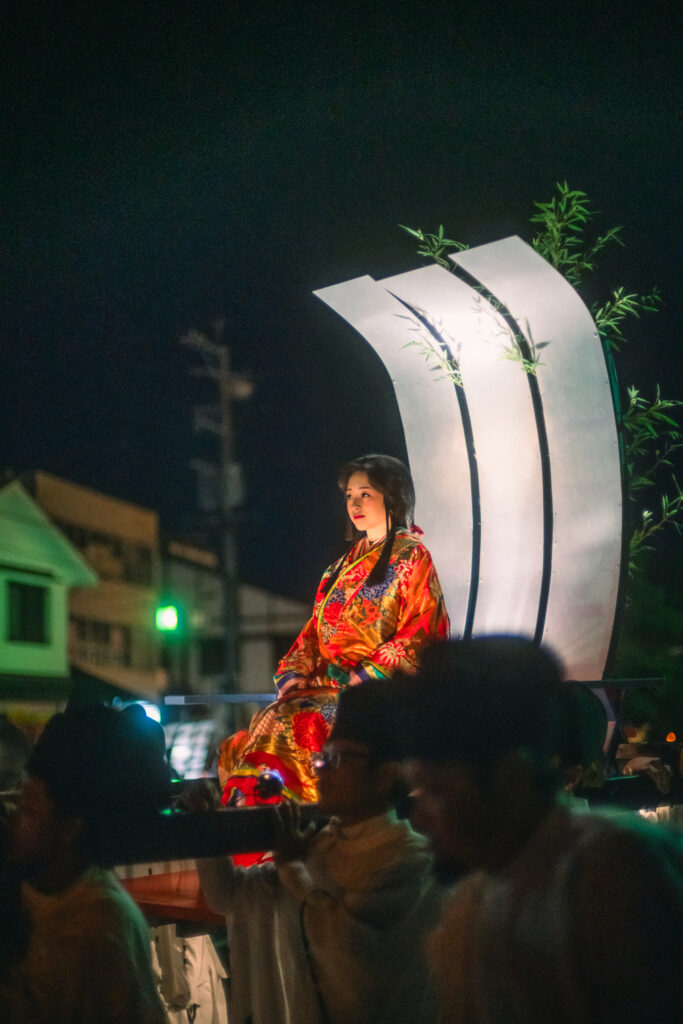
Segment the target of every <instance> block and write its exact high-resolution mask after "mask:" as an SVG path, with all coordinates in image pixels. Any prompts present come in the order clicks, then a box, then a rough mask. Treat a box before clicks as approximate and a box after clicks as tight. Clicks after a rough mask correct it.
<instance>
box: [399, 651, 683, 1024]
mask: <svg viewBox="0 0 683 1024" xmlns="http://www.w3.org/2000/svg"><path fill="white" fill-rule="evenodd" d="M392 705H393V706H394V707H395V708H397V713H398V714H399V715H400V717H401V720H402V722H403V724H404V726H405V728H406V729H407V730H408V733H409V742H410V760H409V761H408V762H407V765H406V771H407V775H408V779H409V782H410V785H411V788H412V798H413V801H414V805H415V810H414V819H413V820H414V821H415V822H416V825H417V827H418V828H420V830H422V831H424V832H425V833H426V834H427V835H428V836H429V838H430V842H431V845H432V849H433V852H434V856H435V859H436V864H437V867H438V870H439V871H440V874H441V875H442V876H444V877H450V878H453V879H455V878H458V879H460V881H459V884H458V885H457V887H456V889H455V891H454V894H453V896H452V898H451V900H450V902H449V904H448V905H447V907H446V910H445V912H444V916H443V919H442V922H441V924H440V927H439V929H438V930H437V931H436V933H435V934H434V936H433V937H432V939H431V940H430V953H431V961H432V964H433V967H434V970H435V973H436V977H437V987H438V992H439V1000H440V1011H441V1020H442V1021H443V1024H499V1022H503V1021H505V1022H508V1021H514V1022H516V1024H539V1022H545V1021H553V1022H554V1024H562V1022H566V1024H570V1022H571V1024H589V1022H594V1021H617V1020H623V1021H629V1024H652V1022H654V1021H657V1022H658V1024H674V1021H676V1022H677V1021H680V1019H681V1006H683V987H682V986H683V970H682V968H683V961H682V959H681V951H682V950H683V855H682V853H681V849H680V843H676V842H675V841H674V839H673V838H671V837H668V836H667V835H666V834H665V833H664V832H663V830H661V828H660V829H659V830H656V829H652V830H646V829H645V828H641V829H637V828H636V827H633V828H631V827H625V826H624V825H622V824H621V823H619V824H617V823H615V822H614V821H611V820H608V819H606V818H605V817H601V816H598V815H595V814H587V813H581V814H573V813H572V812H571V810H570V809H569V808H568V807H567V806H563V805H562V804H561V803H560V802H558V800H557V799H556V796H557V791H558V787H559V786H560V784H561V781H562V778H563V769H564V767H565V766H564V764H563V758H562V751H563V748H564V747H565V746H566V735H565V732H564V728H563V726H564V723H563V710H564V709H566V706H567V705H566V701H565V700H564V697H563V691H562V686H561V672H560V668H559V665H558V663H557V661H556V659H555V658H554V657H553V656H552V655H551V654H550V653H549V652H548V651H546V650H542V649H539V648H538V647H537V646H535V645H534V644H533V643H531V642H530V641H528V640H525V639H523V638H519V637H509V636H508V637H482V638H478V639H474V640H469V641H454V642H450V643H448V642H447V643H443V644H439V645H435V646H433V647H432V648H430V649H429V650H428V651H427V652H426V653H425V656H424V658H423V661H422V665H421V668H420V669H419V671H418V672H417V674H416V675H415V676H413V677H404V678H402V679H400V680H395V682H394V687H393V690H392Z"/></svg>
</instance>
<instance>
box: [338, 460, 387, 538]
mask: <svg viewBox="0 0 683 1024" xmlns="http://www.w3.org/2000/svg"><path fill="white" fill-rule="evenodd" d="M346 511H347V512H348V514H349V519H350V520H351V522H352V523H353V525H354V526H355V527H356V529H357V530H364V531H365V533H366V534H367V536H368V540H370V541H376V540H381V539H382V537H383V536H384V535H385V533H386V532H387V520H386V513H385V510H384V495H383V494H382V492H381V491H378V490H377V489H376V488H375V487H373V486H372V484H371V483H370V481H369V479H368V474H367V473H364V472H360V471H358V472H356V473H352V474H351V476H350V477H349V479H348V482H347V484H346Z"/></svg>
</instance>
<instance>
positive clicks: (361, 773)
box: [314, 739, 375, 819]
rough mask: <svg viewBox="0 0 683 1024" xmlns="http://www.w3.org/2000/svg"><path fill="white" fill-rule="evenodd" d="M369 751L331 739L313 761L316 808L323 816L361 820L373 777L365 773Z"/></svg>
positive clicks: (345, 741) (342, 740)
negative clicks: (315, 776) (329, 815)
mask: <svg viewBox="0 0 683 1024" xmlns="http://www.w3.org/2000/svg"><path fill="white" fill-rule="evenodd" d="M368 763H369V751H368V748H367V747H366V746H364V745H363V744H362V743H354V742H353V741H352V740H344V739H332V740H329V741H328V742H327V743H326V744H325V746H324V747H323V751H322V755H321V756H320V757H319V758H317V759H316V760H315V761H314V764H315V769H316V772H317V774H318V806H319V807H320V810H321V812H322V813H323V814H334V815H338V816H339V817H340V818H344V819H348V818H351V817H355V816H356V815H357V814H358V813H359V812H360V814H361V817H362V816H363V811H364V809H365V805H366V803H367V802H368V799H369V797H370V796H371V795H372V790H373V784H374V781H375V780H374V778H373V777H372V776H371V775H369V773H368Z"/></svg>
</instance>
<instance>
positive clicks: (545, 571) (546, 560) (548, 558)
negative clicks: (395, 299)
mask: <svg viewBox="0 0 683 1024" xmlns="http://www.w3.org/2000/svg"><path fill="white" fill-rule="evenodd" d="M455 266H456V268H457V269H456V270H455V271H454V273H455V274H456V276H457V277H459V278H460V279H461V280H462V281H464V283H465V284H469V285H470V287H471V288H474V289H475V290H476V291H477V292H479V294H480V295H482V296H483V298H485V299H486V300H487V301H488V302H489V303H490V304H491V305H492V306H493V308H494V309H495V310H496V311H497V312H498V313H500V315H501V316H502V317H503V319H504V320H505V322H506V324H507V325H508V327H509V328H510V330H511V331H512V332H513V334H514V336H515V338H516V339H517V344H518V345H519V353H520V356H521V358H522V359H524V360H527V361H529V362H531V361H532V359H533V353H532V351H531V347H530V345H529V343H528V341H527V339H526V338H525V337H524V334H523V333H522V331H521V330H520V327H519V324H518V323H517V321H516V320H515V318H514V317H513V315H512V313H511V312H510V310H509V309H508V308H507V306H506V305H505V304H504V303H502V302H501V301H500V299H499V298H498V297H497V296H496V295H494V294H493V292H491V291H489V289H488V288H487V287H486V285H483V284H482V283H481V282H480V281H478V280H477V279H476V278H475V277H473V276H472V274H469V273H468V272H467V271H466V270H464V269H463V268H462V267H459V266H457V264H455ZM520 372H522V371H520ZM526 378H527V382H528V384H529V392H530V394H531V404H532V407H533V410H534V419H535V421H536V433H537V435H538V448H539V452H540V456H541V486H542V492H543V567H542V570H541V588H540V593H539V598H538V614H537V616H536V629H535V631H534V643H537V644H540V642H541V640H542V639H543V630H544V629H545V618H546V614H547V611H548V596H549V594H550V578H551V575H552V569H553V487H552V476H551V471H550V449H549V447H548V432H547V430H546V425H545V415H544V413H543V399H542V398H541V391H540V388H539V386H538V380H537V379H536V374H535V373H527V374H526Z"/></svg>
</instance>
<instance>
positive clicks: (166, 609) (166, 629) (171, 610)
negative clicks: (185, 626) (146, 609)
mask: <svg viewBox="0 0 683 1024" xmlns="http://www.w3.org/2000/svg"><path fill="white" fill-rule="evenodd" d="M155 623H156V627H157V629H159V630H161V632H162V633H172V632H174V630H176V629H177V628H178V609H177V608H176V607H175V605H172V604H168V605H164V606H163V607H161V608H157V610H156V616H155Z"/></svg>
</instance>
